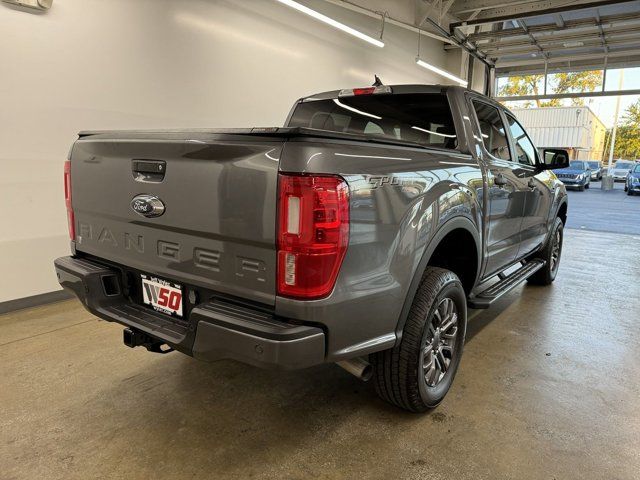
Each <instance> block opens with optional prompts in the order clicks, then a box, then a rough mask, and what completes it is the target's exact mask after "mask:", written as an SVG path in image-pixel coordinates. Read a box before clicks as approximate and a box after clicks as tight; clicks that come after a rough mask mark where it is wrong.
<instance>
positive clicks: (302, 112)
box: [287, 93, 458, 150]
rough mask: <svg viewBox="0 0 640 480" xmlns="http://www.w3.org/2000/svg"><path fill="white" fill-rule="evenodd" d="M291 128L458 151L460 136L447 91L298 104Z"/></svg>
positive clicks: (366, 96)
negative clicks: (364, 136) (356, 135)
mask: <svg viewBox="0 0 640 480" xmlns="http://www.w3.org/2000/svg"><path fill="white" fill-rule="evenodd" d="M287 126H288V127H303V128H314V129H319V130H327V131H331V132H341V133H356V134H361V135H367V136H372V137H380V138H383V139H384V138H386V139H391V140H395V141H405V142H411V143H418V144H421V145H424V146H426V147H434V148H444V149H451V150H455V149H457V148H458V137H457V134H456V130H455V127H454V123H453V116H452V114H451V107H450V106H449V100H448V98H447V96H446V94H444V93H403V94H376V95H356V96H349V97H339V98H332V99H322V100H313V99H309V100H306V101H303V102H301V103H299V104H298V105H297V106H296V107H295V109H294V111H293V113H292V115H291V118H290V120H289V123H288V125H287Z"/></svg>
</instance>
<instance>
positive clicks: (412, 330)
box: [370, 267, 467, 413]
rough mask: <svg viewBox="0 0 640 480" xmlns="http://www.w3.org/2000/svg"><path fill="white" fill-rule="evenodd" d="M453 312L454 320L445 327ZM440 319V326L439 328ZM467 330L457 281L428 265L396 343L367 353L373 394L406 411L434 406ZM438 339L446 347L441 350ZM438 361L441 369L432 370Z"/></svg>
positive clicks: (445, 386) (454, 365)
mask: <svg viewBox="0 0 640 480" xmlns="http://www.w3.org/2000/svg"><path fill="white" fill-rule="evenodd" d="M454 316H455V320H456V323H454V324H452V325H450V326H449V328H446V325H449V324H451V323H452V321H453V320H454ZM447 319H448V321H447ZM443 323H444V324H445V329H441V328H440V326H439V325H442V324H443ZM466 330H467V301H466V294H465V292H464V289H463V288H462V284H461V283H460V280H459V279H458V277H457V276H456V274H454V273H453V272H451V271H449V270H445V269H443V268H437V267H427V269H426V270H425V272H424V274H423V275H422V279H421V281H420V285H419V286H418V290H417V291H416V294H415V297H414V298H413V303H412V304H411V309H410V310H409V315H408V316H407V321H406V323H405V325H404V328H403V330H402V340H401V341H400V344H399V345H397V346H395V347H394V348H391V349H389V350H384V351H382V352H378V353H375V354H373V355H371V356H370V360H371V364H372V365H373V382H374V386H375V389H376V393H377V394H378V396H379V397H380V398H382V399H383V400H385V401H387V402H389V403H391V404H393V405H396V406H398V407H400V408H402V409H405V410H408V411H410V412H416V413H420V412H424V411H426V410H428V409H430V408H434V407H436V406H438V404H439V403H440V402H441V401H442V399H443V398H444V397H445V395H446V394H447V392H448V391H449V388H450V387H451V384H452V382H453V379H454V377H455V375H456V371H457V370H458V366H459V364H460V357H461V356H462V350H463V347H464V336H465V333H466ZM442 342H444V346H446V347H447V349H445V347H444V346H443V347H442V349H440V346H441V345H442ZM434 345H439V346H438V347H437V349H438V354H434V353H433V352H434ZM435 357H438V358H437V359H436V358H435ZM447 361H448V362H449V363H448V365H447V364H446V362H447ZM443 364H444V365H445V366H446V369H445V370H446V373H443V372H442V368H440V370H438V368H437V367H438V366H439V365H440V366H441V365H443ZM430 382H431V383H433V385H430V384H429V383H430Z"/></svg>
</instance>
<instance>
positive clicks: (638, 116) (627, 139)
mask: <svg viewBox="0 0 640 480" xmlns="http://www.w3.org/2000/svg"><path fill="white" fill-rule="evenodd" d="M611 130H612V129H610V130H609V131H608V139H607V142H606V148H605V151H606V152H608V151H609V148H610V145H611ZM607 158H608V157H607ZM613 158H624V159H628V160H634V159H640V100H638V101H636V103H633V104H631V105H629V107H628V108H627V109H626V110H625V111H624V114H623V115H622V118H621V124H620V125H619V126H618V132H617V133H616V144H615V147H614V150H613Z"/></svg>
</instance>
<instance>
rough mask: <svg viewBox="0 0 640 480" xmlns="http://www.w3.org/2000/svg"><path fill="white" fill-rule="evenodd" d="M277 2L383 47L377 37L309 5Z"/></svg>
mask: <svg viewBox="0 0 640 480" xmlns="http://www.w3.org/2000/svg"><path fill="white" fill-rule="evenodd" d="M278 2H280V3H282V4H284V5H286V6H288V7H291V8H295V9H296V10H298V11H299V12H302V13H306V14H307V15H309V16H310V17H313V18H315V19H316V20H320V21H321V22H324V23H326V24H328V25H331V26H332V27H335V28H337V29H338V30H342V31H343V32H346V33H348V34H350V35H353V36H354V37H358V38H359V39H361V40H364V41H365V42H369V43H370V44H372V45H375V46H376V47H380V48H382V47H384V42H382V41H380V40H378V39H377V38H373V37H370V36H369V35H365V34H364V33H362V32H359V31H358V30H356V29H354V28H351V27H349V26H347V25H345V24H344V23H340V22H338V21H337V20H334V19H333V18H329V17H327V16H326V15H323V14H321V13H320V12H316V11H315V10H312V9H310V8H309V7H305V6H304V5H301V4H300V3H298V2H294V1H293V0H278Z"/></svg>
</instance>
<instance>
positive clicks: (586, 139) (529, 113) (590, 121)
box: [512, 107, 607, 160]
mask: <svg viewBox="0 0 640 480" xmlns="http://www.w3.org/2000/svg"><path fill="white" fill-rule="evenodd" d="M512 111H513V113H514V114H515V115H516V117H517V118H518V120H519V121H520V122H521V123H522V124H523V125H524V127H525V128H526V129H527V132H529V135H531V137H532V140H533V143H535V144H536V146H537V147H538V148H564V149H566V150H569V154H570V158H571V159H572V160H602V155H603V151H604V144H605V137H606V133H607V128H606V127H605V125H604V123H602V120H600V119H599V118H598V117H597V116H596V114H595V113H593V112H592V111H591V109H590V108H589V107H546V108H519V109H513V110H512Z"/></svg>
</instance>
